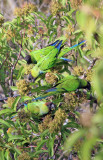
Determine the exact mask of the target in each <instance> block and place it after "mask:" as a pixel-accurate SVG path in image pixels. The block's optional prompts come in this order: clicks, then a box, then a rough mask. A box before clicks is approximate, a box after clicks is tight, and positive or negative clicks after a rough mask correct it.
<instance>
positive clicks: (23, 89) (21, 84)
mask: <svg viewBox="0 0 103 160" xmlns="http://www.w3.org/2000/svg"><path fill="white" fill-rule="evenodd" d="M16 86H17V88H18V91H19V93H20V95H27V94H28V93H29V92H30V90H31V87H30V85H29V82H27V81H26V80H25V79H21V80H19V81H18V82H16Z"/></svg>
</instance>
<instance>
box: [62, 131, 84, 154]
mask: <svg viewBox="0 0 103 160" xmlns="http://www.w3.org/2000/svg"><path fill="white" fill-rule="evenodd" d="M84 134H85V130H79V131H75V132H74V133H73V134H71V135H70V136H69V138H68V139H67V140H66V142H65V145H64V150H66V151H67V152H68V153H70V152H71V150H72V147H73V145H74V144H75V143H76V141H77V140H78V139H79V138H81V137H83V135H84Z"/></svg>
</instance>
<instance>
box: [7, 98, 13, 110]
mask: <svg viewBox="0 0 103 160" xmlns="http://www.w3.org/2000/svg"><path fill="white" fill-rule="evenodd" d="M14 101H15V98H14V97H8V100H7V101H6V103H7V105H8V107H10V108H11V107H12V104H13V103H14Z"/></svg>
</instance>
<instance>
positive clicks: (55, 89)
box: [46, 88, 57, 92]
mask: <svg viewBox="0 0 103 160" xmlns="http://www.w3.org/2000/svg"><path fill="white" fill-rule="evenodd" d="M55 91H57V88H50V89H48V90H46V92H55Z"/></svg>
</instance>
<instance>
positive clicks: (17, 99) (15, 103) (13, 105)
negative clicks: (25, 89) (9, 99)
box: [12, 97, 21, 111]
mask: <svg viewBox="0 0 103 160" xmlns="http://www.w3.org/2000/svg"><path fill="white" fill-rule="evenodd" d="M20 98H21V97H16V99H15V100H14V102H13V104H12V109H14V111H16V107H17V104H18V102H19V100H20Z"/></svg>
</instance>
